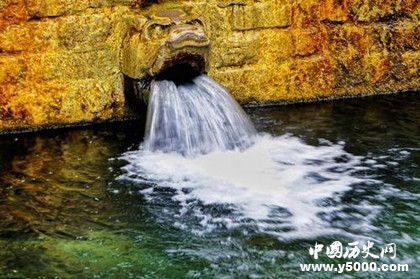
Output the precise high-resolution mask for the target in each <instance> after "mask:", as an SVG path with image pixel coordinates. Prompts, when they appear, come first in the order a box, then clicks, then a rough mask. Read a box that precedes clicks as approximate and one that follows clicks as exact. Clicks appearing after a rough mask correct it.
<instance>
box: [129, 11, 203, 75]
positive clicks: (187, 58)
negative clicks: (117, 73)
mask: <svg viewBox="0 0 420 279" xmlns="http://www.w3.org/2000/svg"><path fill="white" fill-rule="evenodd" d="M209 46H210V41H209V39H208V38H207V36H206V34H205V28H204V24H203V22H202V21H201V20H200V19H198V18H195V17H187V16H185V15H184V14H182V13H181V12H179V11H176V10H169V11H161V12H159V13H157V14H156V16H155V17H154V18H153V19H151V20H149V21H148V22H146V24H145V25H144V26H143V27H142V28H141V29H140V31H139V30H138V29H136V28H133V29H132V30H131V31H130V32H129V34H128V35H127V37H126V38H125V40H124V42H123V46H122V55H121V60H122V61H121V64H122V65H121V67H122V72H123V73H124V74H125V75H126V76H128V77H130V78H132V79H144V78H150V77H155V76H157V75H159V74H160V73H162V72H164V71H166V70H168V69H169V68H171V67H174V66H177V65H180V64H186V65H189V66H190V67H191V69H192V70H193V71H197V72H198V73H199V72H204V71H205V70H206V65H207V54H208V51H209Z"/></svg>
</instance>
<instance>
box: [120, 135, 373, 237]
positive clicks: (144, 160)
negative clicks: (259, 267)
mask: <svg viewBox="0 0 420 279" xmlns="http://www.w3.org/2000/svg"><path fill="white" fill-rule="evenodd" d="M323 144H324V145H322V146H311V145H308V144H306V143H304V142H302V141H301V140H299V139H298V138H296V137H292V136H290V135H285V136H281V137H271V136H268V135H263V136H261V135H260V136H259V137H258V138H257V140H256V143H255V144H254V145H253V146H252V147H250V148H249V149H247V150H245V151H239V150H231V151H216V152H213V153H210V154H206V155H202V156H197V157H194V158H187V157H183V156H181V155H179V154H176V153H160V152H150V151H145V150H144V149H140V150H138V151H134V152H128V153H126V154H125V155H124V156H123V157H122V159H124V160H126V161H127V162H128V165H126V166H125V167H124V170H125V172H126V173H125V174H124V175H122V176H121V177H120V179H124V180H131V181H134V182H141V183H145V182H146V183H147V184H148V185H149V187H147V188H146V189H145V190H144V191H143V192H142V193H143V195H145V196H146V197H147V198H148V199H151V200H153V199H154V198H156V197H157V196H158V195H159V194H158V191H156V190H157V189H159V188H162V187H170V188H171V189H174V190H175V193H174V194H173V197H172V199H173V200H175V201H177V202H178V204H179V208H178V209H177V210H172V212H174V214H173V216H174V218H175V219H176V220H174V223H176V224H177V226H178V227H181V228H184V229H185V228H190V229H191V226H189V224H188V221H186V220H185V218H182V217H183V216H185V215H187V214H193V215H195V217H197V218H198V219H199V220H200V222H199V223H200V227H201V229H200V228H197V227H194V229H191V230H194V231H195V232H199V233H203V232H206V231H211V230H212V229H214V228H215V227H218V225H220V224H222V225H223V226H224V227H237V226H242V225H244V223H247V224H252V225H253V226H254V227H257V229H258V230H261V231H264V232H268V233H272V234H276V235H277V236H278V237H280V238H308V237H317V236H320V235H326V234H337V233H340V234H347V235H348V234H349V230H344V229H342V228H341V229H340V228H339V227H336V226H333V225H332V222H330V221H329V220H328V218H323V217H322V216H323V215H325V214H327V215H328V214H331V212H334V211H340V210H341V209H342V206H343V205H342V204H341V203H340V202H334V201H337V200H338V199H340V197H341V196H342V194H343V193H345V192H346V191H348V190H350V189H351V188H352V185H355V184H357V183H361V182H367V180H366V181H364V179H362V178H358V177H356V176H355V175H353V173H354V172H355V171H356V170H358V169H359V168H358V166H359V165H360V163H361V158H360V157H357V156H353V155H351V154H349V153H347V152H345V151H344V150H343V148H344V147H343V143H340V144H332V143H328V144H326V143H323ZM197 202H198V203H199V204H200V205H198V203H197ZM206 206H216V207H217V206H228V207H229V208H230V209H231V210H230V211H229V212H230V213H229V214H228V213H226V214H223V213H222V214H220V213H219V214H217V216H216V215H214V214H211V213H208V212H206V210H203V208H205V207H206ZM358 206H360V207H363V208H364V209H365V212H366V214H364V216H358V217H360V218H358V220H359V221H361V222H362V223H359V224H356V223H355V224H354V225H357V226H360V227H364V228H365V229H366V230H370V229H372V226H370V225H369V220H371V219H372V218H373V217H372V215H375V214H377V213H378V212H379V210H380V209H379V208H377V207H374V206H371V205H370V204H369V203H365V204H359V205H358ZM232 211H233V212H234V214H232ZM358 214H359V215H360V213H358ZM338 216H339V215H338ZM353 217H354V216H353ZM344 218H345V217H344ZM363 222H365V223H363Z"/></svg>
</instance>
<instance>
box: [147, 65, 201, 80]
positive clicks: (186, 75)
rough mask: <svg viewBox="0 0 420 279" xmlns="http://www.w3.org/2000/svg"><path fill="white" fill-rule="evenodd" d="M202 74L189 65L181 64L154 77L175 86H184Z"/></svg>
mask: <svg viewBox="0 0 420 279" xmlns="http://www.w3.org/2000/svg"><path fill="white" fill-rule="evenodd" d="M201 73H202V72H201V71H199V70H198V69H197V68H196V67H193V66H192V65H191V64H189V63H181V64H177V65H174V66H172V67H169V68H167V69H165V70H164V71H162V72H161V73H159V74H158V75H156V77H155V79H156V80H171V81H173V82H174V83H175V84H177V85H179V84H184V83H188V82H190V81H191V80H192V79H194V78H195V77H197V76H198V75H200V74H201Z"/></svg>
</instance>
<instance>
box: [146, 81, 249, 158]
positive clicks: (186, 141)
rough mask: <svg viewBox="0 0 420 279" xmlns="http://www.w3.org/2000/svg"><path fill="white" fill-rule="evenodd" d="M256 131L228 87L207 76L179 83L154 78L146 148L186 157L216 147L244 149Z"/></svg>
mask: <svg viewBox="0 0 420 279" xmlns="http://www.w3.org/2000/svg"><path fill="white" fill-rule="evenodd" d="M255 135H256V131H255V128H254V126H253V125H252V123H251V121H250V120H249V119H248V116H247V115H246V114H245V113H244V111H243V110H242V108H241V107H240V106H239V105H238V104H237V103H236V102H235V100H233V98H232V97H231V96H230V95H229V93H228V92H226V90H225V89H224V88H223V87H221V86H220V85H218V84H217V83H216V82H214V81H213V80H212V79H210V78H209V77H207V76H204V75H203V76H199V77H197V78H195V79H194V80H193V81H192V82H191V83H190V84H184V85H180V86H177V85H175V83H174V82H172V81H166V80H163V81H155V82H154V84H153V85H152V92H151V94H150V100H149V107H148V112H147V124H146V137H145V143H144V147H145V149H147V150H150V151H164V152H178V153H182V154H184V155H186V156H191V155H196V154H200V153H209V152H211V151H215V150H232V149H240V150H243V149H245V148H247V147H249V146H250V145H251V144H252V143H253V141H254V137H255Z"/></svg>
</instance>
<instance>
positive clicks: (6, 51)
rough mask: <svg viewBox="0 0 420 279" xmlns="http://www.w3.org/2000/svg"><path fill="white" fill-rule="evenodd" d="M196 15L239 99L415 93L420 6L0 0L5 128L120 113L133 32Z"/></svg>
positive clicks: (342, 1) (0, 107) (346, 0)
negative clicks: (167, 15)
mask: <svg viewBox="0 0 420 279" xmlns="http://www.w3.org/2000/svg"><path fill="white" fill-rule="evenodd" d="M162 8H180V9H183V10H185V11H188V12H191V13H194V14H197V15H198V16H200V17H201V18H202V19H203V20H204V22H205V24H206V29H207V30H206V31H207V33H208V36H209V37H210V39H211V41H212V45H211V53H210V65H209V75H210V76H212V77H213V78H214V79H216V80H217V81H219V82H220V83H221V84H223V85H224V86H226V87H227V88H228V89H229V90H230V91H231V93H232V95H233V96H234V97H235V98H236V99H237V100H238V101H240V102H241V103H253V102H256V103H267V102H294V101H302V100H314V99H321V98H327V97H341V96H348V95H358V94H375V93H382V92H399V91H405V90H409V89H418V88H420V79H419V64H420V50H419V48H420V40H419V37H420V32H419V31H420V30H419V16H420V4H419V2H418V1H416V0H261V1H257V0H207V1H206V0H189V1H187V0H185V1H164V0H162V1H159V0H155V1H151V0H149V1H147V0H74V1H65V0H0V130H3V131H5V130H10V129H20V128H26V127H31V128H36V127H43V126H49V125H63V124H76V123H81V122H91V121H103V120H109V119H118V118H123V117H125V116H127V115H128V114H129V110H128V109H127V104H126V103H125V98H124V82H123V75H122V74H121V70H120V50H121V44H122V42H123V39H124V37H125V34H126V32H127V28H128V26H129V25H132V24H136V25H141V24H143V23H144V22H145V21H146V19H147V18H148V16H149V15H150V14H152V13H154V12H155V11H156V10H158V9H162Z"/></svg>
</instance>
